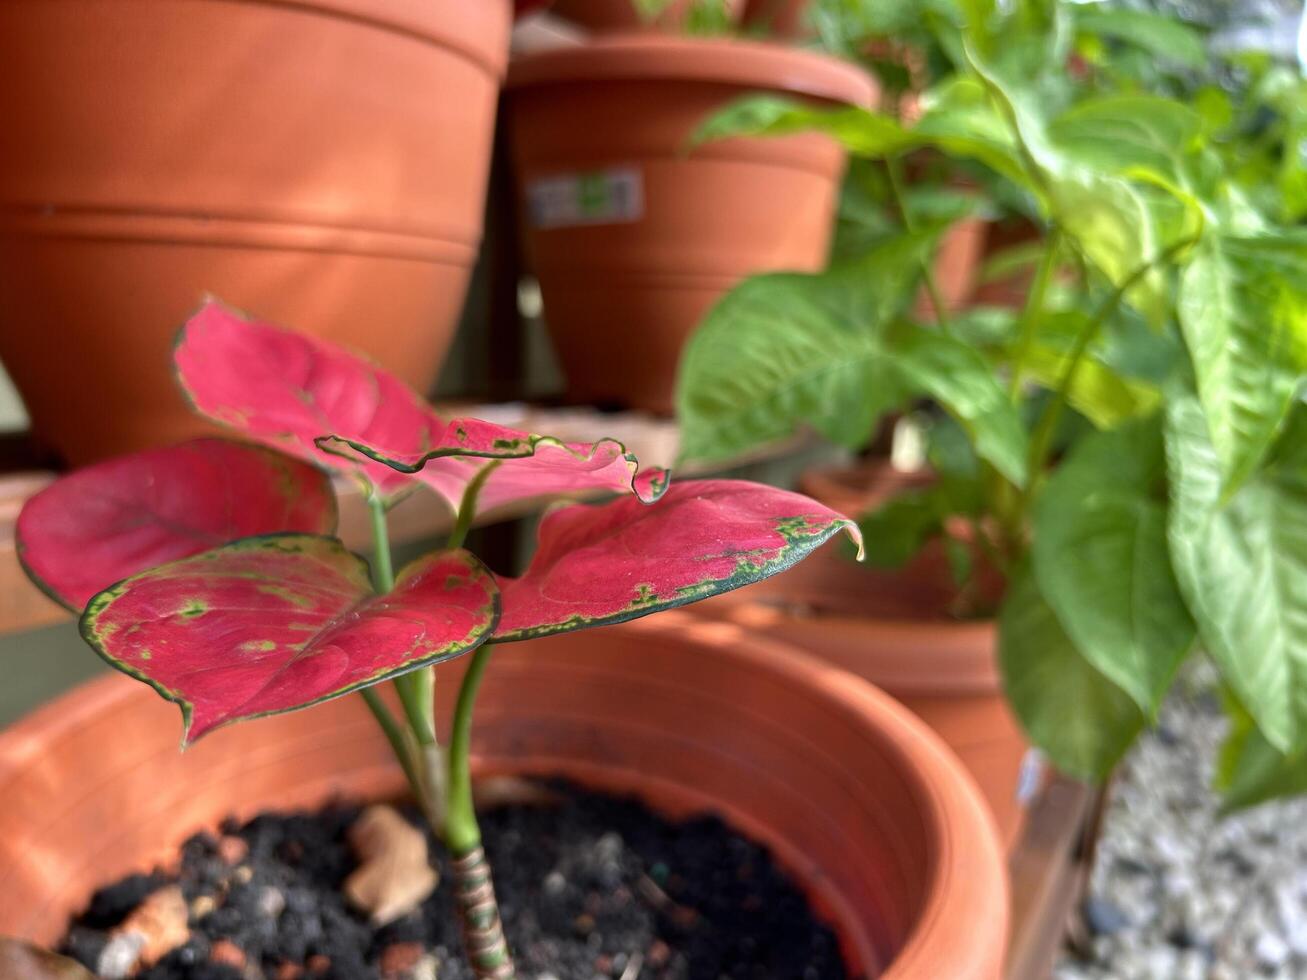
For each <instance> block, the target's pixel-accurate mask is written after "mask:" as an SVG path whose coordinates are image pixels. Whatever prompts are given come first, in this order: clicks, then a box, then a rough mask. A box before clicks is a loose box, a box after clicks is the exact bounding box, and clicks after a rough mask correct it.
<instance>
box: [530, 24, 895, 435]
mask: <svg viewBox="0 0 1307 980" xmlns="http://www.w3.org/2000/svg"><path fill="white" fill-rule="evenodd" d="M508 87H509V94H510V99H509V113H510V123H511V133H512V138H513V146H514V153H515V157H516V160H515V163H516V174H517V182H518V188H519V193H520V194H521V196H522V197H523V199H524V205H523V208H522V214H523V215H524V221H525V222H526V229H525V236H526V245H527V253H528V257H529V260H530V263H531V265H532V267H533V269H534V271H535V274H536V275H537V277H538V278H539V280H540V287H541V291H542V294H543V299H544V316H545V321H546V323H547V325H548V327H549V332H550V335H551V336H552V338H553V341H554V346H555V349H556V350H557V352H558V356H559V359H560V361H561V363H562V367H563V371H564V373H565V374H566V376H567V382H568V393H569V395H570V397H571V398H572V400H574V401H578V402H593V403H600V404H622V405H626V406H630V407H635V408H641V409H645V410H648V411H653V412H659V413H668V412H670V411H671V409H672V401H673V387H674V380H675V373H676V364H677V361H678V359H679V356H680V352H681V347H682V346H683V344H684V342H685V340H686V338H687V337H688V336H689V335H690V333H691V331H692V330H693V329H694V328H695V326H696V325H697V324H698V322H699V320H700V319H701V318H702V317H703V315H704V313H706V312H707V310H708V308H709V307H710V306H711V305H712V304H713V302H714V301H715V300H717V299H718V298H719V297H720V296H721V295H722V294H723V293H724V292H726V291H727V290H728V289H730V288H731V287H732V286H734V285H735V284H736V283H737V282H739V281H740V280H741V279H743V278H744V277H745V276H748V275H751V274H753V273H758V272H769V271H774V270H778V269H790V270H798V271H815V270H817V269H819V268H821V267H822V266H823V265H824V264H825V260H826V256H827V251H828V248H829V239H830V233H831V228H832V217H833V214H834V209H835V203H836V197H837V194H838V192H839V178H840V175H841V172H842V171H843V168H844V153H843V151H842V150H841V149H840V148H839V146H838V145H836V143H835V142H834V141H833V140H831V139H829V138H828V137H826V136H823V135H820V134H817V133H804V134H799V135H795V136H787V137H783V138H779V139H734V140H726V141H721V142H713V143H709V144H706V145H703V146H700V147H697V148H694V149H691V148H690V147H689V145H688V140H689V139H690V137H691V135H692V134H693V133H694V132H695V131H696V129H697V128H698V126H699V125H700V124H701V123H703V121H704V120H705V119H706V118H707V117H708V116H709V115H710V114H711V113H712V112H713V111H714V110H716V109H719V108H721V107H722V106H724V105H726V104H728V103H729V102H731V101H732V100H734V99H735V98H737V97H739V96H741V95H744V94H746V93H750V92H757V91H771V92H780V93H784V94H786V95H790V96H803V97H808V98H811V99H815V100H819V101H826V102H849V103H856V104H858V105H869V104H871V102H872V101H873V98H874V95H875V86H874V83H873V82H872V80H871V78H870V77H869V76H867V75H866V74H865V73H863V72H862V71H861V70H860V69H858V68H855V67H854V66H852V65H848V64H845V63H843V62H840V61H836V60H834V59H831V58H827V57H825V56H822V55H818V54H813V53H810V52H804V51H797V50H791V49H786V48H781V47H777V46H774V45H768V44H760V43H751V42H743V41H729V40H704V39H697V38H672V37H662V36H655V35H641V36H633V35H627V36H616V37H610V38H601V39H600V40H598V41H595V42H593V43H592V44H589V45H586V46H583V47H578V48H568V49H557V50H553V51H546V52H540V53H536V54H532V55H529V56H526V57H523V58H521V59H520V60H517V61H515V62H514V64H513V65H512V66H511V68H510V69H509V77H508Z"/></svg>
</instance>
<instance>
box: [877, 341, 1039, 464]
mask: <svg viewBox="0 0 1307 980" xmlns="http://www.w3.org/2000/svg"><path fill="white" fill-rule="evenodd" d="M888 354H889V358H890V361H891V363H892V365H893V367H894V369H895V370H896V371H897V372H898V373H899V374H900V375H901V377H902V378H903V383H904V384H905V385H906V386H907V387H908V388H909V390H911V391H913V392H914V393H920V394H924V395H929V396H930V397H932V398H934V399H935V400H936V401H937V402H939V404H940V405H941V406H942V407H943V408H944V409H945V410H946V411H947V412H948V413H949V414H950V415H952V416H953V417H954V418H955V419H956V420H957V421H958V423H959V424H961V426H962V427H963V428H964V429H966V430H967V433H968V434H969V435H970V436H971V440H972V443H973V445H974V446H975V448H976V453H977V454H978V455H979V456H980V457H981V458H982V459H986V460H988V461H989V462H990V463H992V464H993V465H994V468H995V469H997V470H998V471H999V472H1000V473H1001V474H1003V476H1005V477H1007V478H1008V479H1009V480H1010V481H1012V483H1014V484H1015V485H1016V486H1018V487H1020V486H1024V485H1025V482H1026V463H1027V457H1028V455H1029V440H1028V439H1027V437H1026V430H1025V427H1024V426H1023V425H1022V424H1021V418H1020V416H1019V415H1018V414H1017V411H1016V409H1015V408H1014V407H1013V405H1012V402H1011V400H1010V399H1009V398H1008V395H1007V392H1006V391H1005V390H1004V388H1003V386H1002V385H1001V384H1000V383H999V380H998V377H997V376H996V375H995V374H994V371H993V369H992V368H991V367H990V366H989V364H988V362H986V360H985V359H984V357H983V356H981V355H980V354H979V353H978V352H977V351H975V350H974V349H973V348H972V347H970V346H969V345H967V344H966V343H964V342H962V341H960V340H958V339H956V338H954V337H951V336H949V335H948V334H945V333H942V332H940V331H938V330H932V329H928V328H925V327H918V326H915V325H913V324H906V323H904V324H896V325H895V327H894V328H893V329H892V330H891V331H890V343H889V347H888Z"/></svg>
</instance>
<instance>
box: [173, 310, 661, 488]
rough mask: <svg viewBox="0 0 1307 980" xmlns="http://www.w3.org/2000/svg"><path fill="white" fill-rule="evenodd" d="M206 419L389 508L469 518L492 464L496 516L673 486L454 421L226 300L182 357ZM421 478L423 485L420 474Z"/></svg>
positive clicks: (342, 355)
mask: <svg viewBox="0 0 1307 980" xmlns="http://www.w3.org/2000/svg"><path fill="white" fill-rule="evenodd" d="M174 360H175V362H176V365H177V372H178V377H179V379H180V381H181V383H182V387H183V388H184V389H185V390H186V393H187V394H188V395H189V396H190V399H191V401H192V402H193V403H194V405H195V407H196V409H197V410H199V411H200V412H202V413H203V414H205V415H207V416H208V417H209V418H212V419H214V420H216V421H218V422H222V423H225V424H227V425H231V426H234V427H235V428H237V429H239V430H240V431H242V432H244V433H246V434H247V435H249V436H251V437H252V438H255V439H259V440H261V441H263V442H267V443H270V444H271V445H274V446H277V447H279V448H281V449H284V450H286V451H287V452H292V453H294V454H296V455H297V456H301V457H303V458H305V459H308V460H311V461H313V462H317V463H325V464H327V465H330V466H333V467H335V468H337V469H344V470H348V471H351V472H353V473H355V474H356V475H358V476H359V477H361V478H362V479H363V480H364V482H365V483H366V484H367V485H369V486H372V487H375V488H377V491H378V492H379V493H380V494H381V496H383V497H387V498H389V497H394V496H397V495H398V494H401V493H403V492H404V491H406V490H409V489H412V488H413V487H414V486H416V485H417V484H418V483H419V482H421V483H425V484H427V485H428V486H430V487H431V488H432V489H434V490H435V491H436V492H437V493H438V494H440V496H441V497H442V498H444V500H445V501H446V502H448V503H449V505H450V507H451V508H453V509H457V508H458V506H459V504H460V503H461V501H462V499H463V491H464V490H465V489H466V488H467V485H468V483H469V482H471V480H472V478H473V477H474V476H475V475H476V473H477V471H478V470H480V469H481V467H483V466H484V465H486V463H487V462H488V461H489V460H502V461H503V463H502V464H501V465H500V466H499V467H498V468H497V469H496V470H495V472H494V474H493V475H492V476H491V477H490V478H489V479H488V480H487V483H486V486H485V487H484V489H483V491H482V494H481V497H480V503H481V506H482V507H483V508H485V509H489V508H491V507H496V506H499V505H501V504H506V503H510V502H512V501H514V500H521V499H523V498H528V497H540V496H546V495H551V494H559V493H568V492H574V491H578V490H586V489H607V490H614V491H628V492H633V493H635V494H637V495H638V496H640V497H641V498H642V499H644V500H646V501H652V500H654V499H656V498H657V497H658V495H659V494H660V493H661V492H662V490H663V489H664V488H665V487H666V484H667V474H666V473H664V472H663V471H661V470H658V471H651V472H649V473H642V474H639V475H637V470H638V464H637V463H636V460H635V457H634V456H631V455H629V454H628V453H627V452H626V450H625V448H624V447H623V446H622V444H621V443H619V442H614V441H613V440H611V439H605V440H602V441H600V442H597V443H593V444H591V443H564V442H561V441H559V440H557V439H553V438H549V437H547V436H538V435H532V434H531V433H529V432H521V431H519V430H517V429H509V428H505V427H504V426H502V425H495V424H494V423H492V422H483V421H481V420H479V419H454V420H453V421H451V422H444V421H442V420H441V419H440V417H439V416H438V415H437V414H436V413H435V410H434V409H432V408H431V406H430V405H428V404H427V403H426V402H425V401H423V400H422V399H421V398H420V397H419V396H418V395H417V394H416V393H415V392H414V391H413V390H412V389H410V388H409V387H408V386H407V385H405V384H404V383H403V382H402V381H400V380H399V379H398V378H396V377H394V376H393V375H391V374H388V373H387V372H385V371H383V370H382V369H381V368H379V367H377V366H376V365H374V364H372V363H371V362H369V361H367V360H365V359H363V358H362V357H360V356H358V355H357V354H354V353H352V352H350V351H348V350H345V349H344V348H343V347H338V346H336V345H334V344H330V343H327V342H325V341H322V340H318V339H316V338H312V337H307V336H304V335H301V334H296V333H292V332H290V331H287V330H283V329H281V328H280V327H274V326H271V325H270V324H266V323H258V322H256V321H252V320H246V319H244V318H242V317H241V316H239V315H237V314H236V313H233V312H232V311H231V310H229V309H227V308H226V307H225V306H223V305H222V304H221V303H219V302H217V301H216V300H211V301H209V302H207V303H205V304H204V306H203V307H201V308H200V310H199V312H198V313H196V314H195V315H194V316H193V317H191V319H190V320H189V321H188V322H187V324H186V326H185V327H184V328H183V330H182V335H181V339H180V340H179V342H178V344H177V350H176V352H175V354H174ZM415 474H416V475H415Z"/></svg>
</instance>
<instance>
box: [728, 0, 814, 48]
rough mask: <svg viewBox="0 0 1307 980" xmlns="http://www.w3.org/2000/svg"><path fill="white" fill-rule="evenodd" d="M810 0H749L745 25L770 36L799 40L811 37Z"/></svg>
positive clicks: (745, 6) (746, 7)
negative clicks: (809, 21)
mask: <svg viewBox="0 0 1307 980" xmlns="http://www.w3.org/2000/svg"><path fill="white" fill-rule="evenodd" d="M808 2H809V0H747V2H746V3H745V5H744V25H745V27H749V28H755V29H758V30H762V31H764V32H765V33H766V35H767V36H768V37H774V38H786V39H789V40H797V39H799V38H805V37H810V36H811V35H812V30H811V29H810V28H809V27H808V24H807V21H806V17H807V10H808Z"/></svg>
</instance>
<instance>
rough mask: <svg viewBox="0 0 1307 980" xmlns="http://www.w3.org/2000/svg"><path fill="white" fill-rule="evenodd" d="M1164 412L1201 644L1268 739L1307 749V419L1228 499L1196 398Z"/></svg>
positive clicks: (1177, 549)
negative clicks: (1166, 416) (1261, 467)
mask: <svg viewBox="0 0 1307 980" xmlns="http://www.w3.org/2000/svg"><path fill="white" fill-rule="evenodd" d="M1167 415H1168V418H1167V433H1166V454H1167V466H1168V471H1169V474H1170V481H1171V488H1172V489H1171V495H1172V505H1171V516H1170V526H1169V538H1170V544H1171V561H1172V564H1173V566H1174V568H1175V572H1176V578H1177V579H1178V581H1179V583H1180V591H1181V593H1182V594H1183V595H1184V597H1185V601H1186V603H1187V605H1188V606H1189V610H1190V612H1191V613H1193V616H1194V619H1195V620H1196V621H1197V623H1198V632H1199V636H1200V638H1201V640H1202V643H1203V646H1204V647H1205V648H1206V649H1207V651H1208V653H1209V654H1211V656H1212V659H1214V660H1215V661H1216V663H1217V664H1218V666H1220V668H1221V672H1222V675H1223V676H1224V677H1225V680H1226V683H1227V684H1229V685H1230V687H1231V689H1232V690H1233V691H1234V693H1235V695H1236V696H1237V697H1238V699H1239V701H1240V702H1241V703H1242V704H1243V705H1244V706H1245V707H1246V708H1247V709H1248V711H1249V712H1250V713H1251V714H1252V716H1253V717H1254V718H1255V719H1256V721H1257V725H1258V727H1259V728H1260V729H1261V731H1262V733H1263V734H1264V735H1265V736H1266V738H1267V739H1268V740H1269V741H1270V742H1271V744H1273V745H1274V746H1275V747H1276V748H1277V749H1280V750H1281V751H1286V752H1287V751H1292V750H1294V749H1296V748H1301V747H1307V419H1304V418H1303V416H1302V414H1301V412H1299V413H1298V414H1296V415H1295V417H1294V421H1293V424H1291V425H1290V427H1289V428H1288V429H1287V430H1286V432H1285V434H1284V435H1283V437H1281V439H1280V441H1279V444H1278V445H1277V446H1276V449H1275V453H1274V455H1273V457H1272V458H1271V459H1270V460H1269V461H1268V462H1267V464H1266V465H1265V467H1264V468H1263V469H1262V470H1260V471H1259V472H1258V473H1256V474H1254V475H1253V476H1252V477H1250V478H1249V479H1248V480H1247V481H1246V482H1245V483H1244V485H1243V486H1242V487H1241V488H1240V489H1239V491H1238V492H1237V493H1235V494H1234V495H1233V497H1231V498H1229V499H1228V501H1226V500H1225V498H1224V493H1225V491H1224V489H1223V482H1222V469H1221V465H1220V462H1219V460H1218V457H1217V453H1216V450H1215V449H1214V448H1213V446H1212V442H1211V439H1210V437H1209V436H1208V433H1207V426H1206V422H1205V420H1204V418H1203V413H1202V410H1201V408H1200V406H1199V404H1198V402H1197V400H1196V399H1194V398H1192V397H1177V398H1173V399H1171V401H1170V404H1169V406H1168V413H1167Z"/></svg>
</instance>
